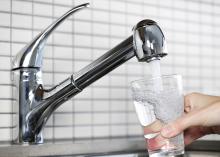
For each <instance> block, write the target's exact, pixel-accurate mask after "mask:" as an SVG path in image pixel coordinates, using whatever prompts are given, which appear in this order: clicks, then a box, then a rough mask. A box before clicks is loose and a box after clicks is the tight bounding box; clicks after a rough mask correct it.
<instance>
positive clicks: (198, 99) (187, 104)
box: [184, 92, 220, 113]
mask: <svg viewBox="0 0 220 157" xmlns="http://www.w3.org/2000/svg"><path fill="white" fill-rule="evenodd" d="M218 101H220V97H219V96H210V95H205V94H201V93H195V92H193V93H190V94H187V95H186V96H185V97H184V109H185V112H186V113H188V112H190V111H192V110H195V109H199V108H202V107H205V106H208V105H211V104H213V103H216V102H218Z"/></svg>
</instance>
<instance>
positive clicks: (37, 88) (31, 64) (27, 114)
mask: <svg viewBox="0 0 220 157" xmlns="http://www.w3.org/2000/svg"><path fill="white" fill-rule="evenodd" d="M87 6H88V3H85V4H82V5H79V6H77V7H75V8H73V9H71V10H69V11H68V12H67V13H66V14H64V15H63V16H62V17H61V18H59V19H58V20H57V21H56V22H54V23H53V24H52V25H50V26H49V27H48V28H47V29H46V30H45V31H43V32H42V33H40V34H39V35H38V36H37V37H36V38H35V39H34V40H33V41H31V42H30V44H28V45H27V46H26V47H24V48H23V49H22V50H21V51H20V52H19V53H18V54H17V56H16V57H15V60H14V62H13V68H12V74H13V84H14V86H13V87H14V89H13V97H14V98H15V104H14V105H13V106H14V107H13V111H14V113H15V114H14V119H15V120H14V121H13V123H14V124H13V126H15V127H14V129H13V141H14V142H15V143H32V144H39V143H43V135H42V129H43V128H44V126H45V124H46V122H47V120H48V119H49V117H50V115H51V114H52V113H53V112H54V111H55V110H56V109H57V108H58V107H59V106H60V105H61V104H63V103H64V102H66V101H67V100H69V99H70V98H72V97H73V96H75V95H76V94H78V93H80V92H81V91H82V90H83V89H84V88H86V87H88V86H89V85H91V84H92V83H93V82H95V81H97V80H98V79H99V78H101V77H103V76H104V75H106V74H107V73H109V72H110V71H112V70H113V69H115V68H117V67H118V66H120V65H121V64H123V63H125V62H126V61H128V60H129V59H131V58H132V57H134V56H136V57H137V59H138V61H140V62H143V61H145V62H150V61H152V60H154V59H160V58H161V57H163V56H165V55H166V47H165V38H164V35H163V33H162V31H161V29H160V27H159V26H158V25H157V23H156V22H154V21H152V20H143V21H141V22H139V23H138V24H137V25H136V26H135V27H134V33H133V35H131V36H129V37H128V38H127V39H125V40H124V41H122V42H121V43H119V44H118V45H117V46H115V47H114V48H112V49H111V50H109V51H108V52H106V53H105V54H103V55H102V56H101V57H99V58H98V59H96V60H95V61H93V62H92V63H91V64H89V65H87V66H86V67H84V68H82V69H81V70H80V71H78V72H76V73H74V74H72V75H70V77H68V78H67V79H65V80H64V81H62V82H61V83H60V84H58V85H56V86H55V87H53V88H51V89H49V90H47V89H44V86H43V83H42V82H43V81H42V71H41V68H42V58H43V57H42V50H43V47H44V44H45V41H46V39H47V37H48V36H49V35H50V34H51V33H52V32H53V30H54V29H55V28H56V27H57V26H58V25H59V24H60V23H61V22H62V21H63V20H64V19H66V18H67V17H68V16H69V15H71V14H72V13H73V12H76V11H77V10H80V9H82V8H85V7H87Z"/></svg>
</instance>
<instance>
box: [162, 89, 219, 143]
mask: <svg viewBox="0 0 220 157" xmlns="http://www.w3.org/2000/svg"><path fill="white" fill-rule="evenodd" d="M184 111H185V114H184V115H183V116H182V117H180V118H178V119H177V120H176V121H174V122H171V123H170V124H167V125H165V126H163V127H162V129H161V135H162V136H163V137H165V138H171V137H174V136H176V135H178V134H180V133H181V132H182V131H184V142H185V144H186V145H188V144H190V143H192V142H193V141H195V140H196V139H198V138H200V137H202V136H204V135H207V134H220V118H219V115H220V97H217V96H209V95H204V94H200V93H191V94H188V95H186V96H185V101H184Z"/></svg>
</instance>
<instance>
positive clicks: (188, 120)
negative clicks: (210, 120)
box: [161, 111, 203, 138]
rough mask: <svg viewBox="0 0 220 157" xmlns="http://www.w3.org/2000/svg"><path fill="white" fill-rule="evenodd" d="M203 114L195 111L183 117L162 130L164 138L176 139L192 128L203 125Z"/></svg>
mask: <svg viewBox="0 0 220 157" xmlns="http://www.w3.org/2000/svg"><path fill="white" fill-rule="evenodd" d="M201 114H203V113H201V111H195V112H190V113H188V114H185V115H183V116H182V117H180V118H178V119H177V120H176V121H174V122H171V123H170V124H168V125H166V126H164V127H163V128H162V130H161V134H162V136H164V137H167V138H170V137H174V136H176V135H178V134H180V133H181V132H183V130H185V129H187V128H189V127H190V126H198V125H201V124H202V121H203V119H202V115H201Z"/></svg>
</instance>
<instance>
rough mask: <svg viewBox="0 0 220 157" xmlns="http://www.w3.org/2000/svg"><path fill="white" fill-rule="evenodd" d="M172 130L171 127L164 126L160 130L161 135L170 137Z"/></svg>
mask: <svg viewBox="0 0 220 157" xmlns="http://www.w3.org/2000/svg"><path fill="white" fill-rule="evenodd" d="M174 131H175V130H174V128H173V127H172V126H171V125H166V126H164V127H163V128H162V130H161V134H162V136H164V137H171V136H172V135H173V134H174Z"/></svg>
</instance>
